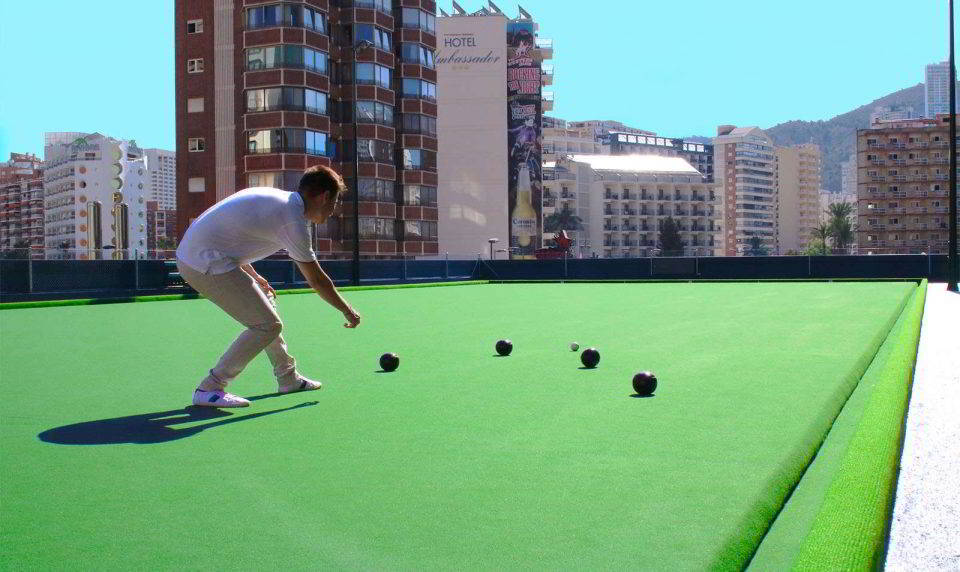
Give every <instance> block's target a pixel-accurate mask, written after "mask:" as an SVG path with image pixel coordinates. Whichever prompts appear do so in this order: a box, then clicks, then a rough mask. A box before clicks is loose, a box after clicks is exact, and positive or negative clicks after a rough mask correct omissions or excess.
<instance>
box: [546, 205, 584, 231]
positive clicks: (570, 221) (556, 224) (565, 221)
mask: <svg viewBox="0 0 960 572" xmlns="http://www.w3.org/2000/svg"><path fill="white" fill-rule="evenodd" d="M582 223H583V220H582V219H581V218H580V217H578V216H577V215H575V214H573V211H572V210H570V208H569V207H563V208H562V209H560V210H559V211H557V212H555V213H553V214H552V215H549V216H547V217H546V218H544V219H543V231H544V232H559V231H561V230H580V229H581V228H583V225H582Z"/></svg>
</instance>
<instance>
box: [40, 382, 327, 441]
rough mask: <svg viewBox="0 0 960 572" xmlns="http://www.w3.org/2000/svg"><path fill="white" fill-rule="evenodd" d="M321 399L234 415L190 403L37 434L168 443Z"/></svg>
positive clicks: (61, 438)
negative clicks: (187, 425) (183, 425)
mask: <svg viewBox="0 0 960 572" xmlns="http://www.w3.org/2000/svg"><path fill="white" fill-rule="evenodd" d="M273 395H276V394H268V395H258V396H256V397H252V398H250V399H251V401H252V400H256V399H263V398H265V397H272V396H273ZM317 403H319V402H318V401H306V402H304V403H298V404H297V405H291V406H290V407H284V408H283V409H274V410H271V411H261V412H259V413H251V414H250V415H234V414H233V413H230V412H228V411H224V410H222V409H217V408H215V407H197V406H196V405H191V406H188V407H184V408H183V409H171V410H169V411H157V412H155V413H142V414H140V415H127V416H126V417H113V418H110V419H98V420H96V421H84V422H82V423H74V424H72V425H63V426H61V427H54V428H53V429H47V430H46V431H44V432H42V433H40V434H39V435H37V437H39V438H40V440H41V441H44V442H46V443H56V444H58V445H118V444H121V443H135V444H139V445H149V444H152V443H165V442H167V441H175V440H177V439H183V438H184V437H190V436H193V435H196V434H197V433H199V432H201V431H203V430H205V429H209V428H211V427H217V426H222V425H227V424H229V423H236V422H238V421H246V420H248V419H256V418H257V417H263V416H265V415H273V414H274V413H282V412H284V411H291V410H293V409H299V408H301V407H309V406H311V405H316V404H317ZM197 421H209V422H208V423H201V424H198V425H193V426H191V427H182V428H177V427H176V426H177V425H180V424H185V423H195V422H197Z"/></svg>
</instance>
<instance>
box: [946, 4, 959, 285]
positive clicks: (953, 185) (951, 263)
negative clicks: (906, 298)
mask: <svg viewBox="0 0 960 572" xmlns="http://www.w3.org/2000/svg"><path fill="white" fill-rule="evenodd" d="M949 6H950V194H949V197H950V241H949V242H948V243H947V248H948V252H947V261H948V264H947V266H948V267H949V268H948V270H947V271H948V272H949V276H947V289H948V290H951V291H953V292H957V280H958V274H960V266H958V264H957V68H956V66H955V65H954V62H953V0H950V4H949Z"/></svg>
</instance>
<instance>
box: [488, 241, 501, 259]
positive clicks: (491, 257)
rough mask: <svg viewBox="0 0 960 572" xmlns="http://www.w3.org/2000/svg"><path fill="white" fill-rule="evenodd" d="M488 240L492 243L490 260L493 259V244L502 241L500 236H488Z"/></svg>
mask: <svg viewBox="0 0 960 572" xmlns="http://www.w3.org/2000/svg"><path fill="white" fill-rule="evenodd" d="M487 242H489V243H490V260H493V245H494V244H496V243H498V242H500V239H499V238H488V239H487Z"/></svg>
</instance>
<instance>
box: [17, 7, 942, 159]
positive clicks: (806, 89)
mask: <svg viewBox="0 0 960 572" xmlns="http://www.w3.org/2000/svg"><path fill="white" fill-rule="evenodd" d="M494 1H495V2H496V3H497V5H498V6H500V8H501V9H503V10H504V11H505V12H506V13H507V14H508V15H510V16H513V15H515V14H516V3H515V1H508V0H499V1H498V0H494ZM485 3H486V0H483V3H481V0H462V1H461V2H460V4H461V5H462V6H463V7H464V8H466V9H467V10H476V9H478V8H479V7H480V6H482V5H485ZM450 5H451V3H450V0H439V6H440V7H442V8H444V9H445V10H447V11H450ZM521 5H522V6H523V7H524V8H525V9H526V10H527V11H528V12H530V13H531V14H533V16H534V18H535V19H536V20H537V21H538V22H539V23H540V34H541V36H543V37H549V38H552V39H553V40H554V62H553V63H554V65H555V67H556V76H555V82H554V85H553V86H552V89H553V91H554V92H555V94H556V103H555V106H554V110H553V112H552V113H551V115H554V116H556V117H562V118H565V119H571V120H577V119H615V120H619V121H623V122H624V123H627V124H629V125H632V126H635V127H640V128H643V129H649V130H652V131H656V132H657V133H660V134H663V135H666V136H672V137H680V136H687V135H706V136H709V135H713V134H714V133H715V132H716V126H717V125H718V124H723V123H732V124H738V125H759V126H761V127H770V126H772V125H775V124H777V123H780V122H782V121H787V120H790V119H806V120H816V119H829V118H831V117H833V116H834V115H837V114H840V113H844V112H846V111H849V110H851V109H853V108H855V107H857V106H859V105H862V104H864V103H868V102H870V101H872V100H873V99H875V98H877V97H881V96H883V95H886V94H888V93H890V92H892V91H896V90H898V89H901V88H904V87H909V86H912V85H915V84H917V83H920V82H922V81H923V66H924V65H925V64H927V63H931V62H935V61H942V60H944V59H946V57H947V18H946V10H947V2H946V0H916V1H911V2H905V1H903V0H804V1H803V2H785V1H777V0H724V1H717V0H688V1H686V2H675V1H669V0H593V1H590V2H582V1H580V0H578V1H576V2H572V1H570V0H522V2H521ZM584 6H589V7H590V9H589V10H585V9H584ZM173 12H174V11H173V0H136V1H134V2H131V1H130V0H93V1H92V2H76V1H75V0H46V1H45V2H43V3H41V4H33V3H31V2H6V1H4V2H0V27H2V28H0V48H2V51H3V53H5V54H8V56H9V57H8V59H9V62H10V63H9V64H8V67H7V70H6V73H5V74H4V79H3V82H4V85H3V88H2V89H0V160H5V159H6V158H7V157H8V156H9V152H10V151H17V152H24V151H26V152H35V153H37V154H42V151H43V133H44V132H45V131H100V132H102V133H104V134H107V135H111V136H114V137H122V138H132V139H136V140H137V142H138V143H139V144H140V145H142V146H145V147H161V148H167V149H173V148H174V128H175V126H174V120H175V117H174V100H173V98H174V74H173V71H174V62H173V59H174V45H173ZM52 15H55V17H51V16H52ZM918 111H920V112H921V113H922V111H923V110H918Z"/></svg>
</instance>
